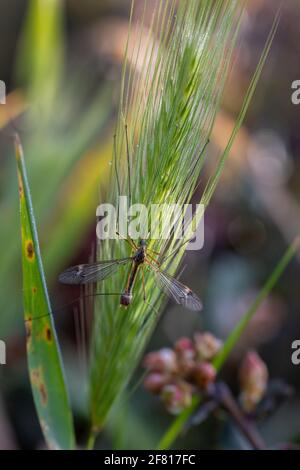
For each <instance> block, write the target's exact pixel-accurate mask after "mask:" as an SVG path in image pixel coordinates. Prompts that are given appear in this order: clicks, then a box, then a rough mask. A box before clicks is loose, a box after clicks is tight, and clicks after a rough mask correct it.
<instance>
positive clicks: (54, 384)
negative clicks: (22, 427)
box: [15, 137, 75, 449]
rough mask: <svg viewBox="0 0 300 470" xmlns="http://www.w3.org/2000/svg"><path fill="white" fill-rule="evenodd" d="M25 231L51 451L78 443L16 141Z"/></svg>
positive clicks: (29, 310)
mask: <svg viewBox="0 0 300 470" xmlns="http://www.w3.org/2000/svg"><path fill="white" fill-rule="evenodd" d="M15 147H16V158H17V167H18V181H19V196H20V215H21V232H22V264H23V304H24V318H25V327H26V336H27V357H28V367H29V375H30V381H31V386H32V390H33V396H34V402H35V406H36V410H37V414H38V418H39V421H40V425H41V428H42V431H43V434H44V436H45V439H46V442H47V445H48V447H50V448H52V449H72V448H74V445H75V439H74V429H73V420H72V413H71V409H70V404H69V399H68V394H67V389H66V383H65V378H64V372H63V364H62V359H61V355H60V350H59V344H58V340H57V336H56V332H55V327H54V323H53V318H52V314H51V306H50V301H49V297H48V292H47V286H46V281H45V277H44V271H43V266H42V260H41V254H40V250H39V243H38V237H37V231H36V226H35V220H34V214H33V208H32V202H31V196H30V190H29V184H28V180H27V175H26V167H25V162H24V157H23V150H22V146H21V143H20V140H19V138H18V137H16V140H15Z"/></svg>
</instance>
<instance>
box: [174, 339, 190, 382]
mask: <svg viewBox="0 0 300 470" xmlns="http://www.w3.org/2000/svg"><path fill="white" fill-rule="evenodd" d="M175 352H176V354H177V360H178V372H179V374H181V375H182V376H187V375H189V374H190V373H191V372H192V371H193V369H194V367H195V347H194V344H193V342H192V341H191V340H190V339H189V338H181V339H180V340H178V341H177V343H176V344H175Z"/></svg>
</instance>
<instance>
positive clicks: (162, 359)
mask: <svg viewBox="0 0 300 470" xmlns="http://www.w3.org/2000/svg"><path fill="white" fill-rule="evenodd" d="M144 366H145V367H146V368H147V369H149V370H150V371H155V372H168V373H176V372H177V369H178V366H177V358H176V354H175V352H174V351H173V350H172V349H169V348H163V349H160V350H159V351H155V352H151V353H149V354H147V356H146V357H145V360H144Z"/></svg>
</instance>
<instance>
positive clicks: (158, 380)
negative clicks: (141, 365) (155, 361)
mask: <svg viewBox="0 0 300 470" xmlns="http://www.w3.org/2000/svg"><path fill="white" fill-rule="evenodd" d="M168 380H169V377H168V376H167V375H165V374H161V373H159V372H151V373H150V374H148V375H147V376H146V378H145V379H144V387H145V388H146V389H147V390H148V391H149V392H151V393H155V394H156V393H160V392H161V390H162V388H163V387H164V386H165V385H166V384H167V383H168Z"/></svg>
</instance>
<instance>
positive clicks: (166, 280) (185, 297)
mask: <svg viewBox="0 0 300 470" xmlns="http://www.w3.org/2000/svg"><path fill="white" fill-rule="evenodd" d="M151 266H152V265H151ZM152 268H153V271H154V272H155V278H156V280H157V283H158V285H159V287H161V289H162V290H163V291H164V292H165V294H167V295H168V296H169V297H171V298H172V299H173V300H175V302H177V303H178V304H180V305H182V306H183V307H186V308H188V309H189V310H194V311H200V310H202V302H201V300H200V299H199V297H198V296H197V295H196V294H195V293H194V292H193V291H192V290H191V289H190V288H189V287H187V286H185V285H184V284H182V283H181V282H179V281H177V279H175V278H174V277H172V276H170V275H169V274H167V273H166V272H164V271H161V270H159V269H156V268H155V267H154V266H152Z"/></svg>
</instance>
